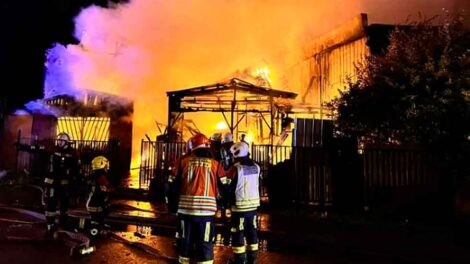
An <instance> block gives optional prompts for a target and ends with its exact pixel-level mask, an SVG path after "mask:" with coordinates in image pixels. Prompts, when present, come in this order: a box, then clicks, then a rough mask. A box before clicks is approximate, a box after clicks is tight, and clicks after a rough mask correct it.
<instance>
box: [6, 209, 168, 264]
mask: <svg viewBox="0 0 470 264" xmlns="http://www.w3.org/2000/svg"><path fill="white" fill-rule="evenodd" d="M1 211H9V212H14V213H19V214H21V215H24V216H27V217H28V218H29V219H28V220H19V219H11V218H5V217H0V222H4V223H9V224H11V225H10V226H14V227H18V226H24V225H28V226H31V227H32V226H41V225H42V226H44V229H45V225H46V220H45V216H44V215H43V214H40V213H37V212H34V211H30V210H25V209H21V208H16V207H9V206H3V205H0V212H1ZM41 229H42V228H41ZM28 234H29V235H30V236H15V235H9V234H7V235H6V236H5V239H6V240H9V241H44V240H47V238H45V237H44V236H41V237H40V238H39V239H37V238H34V237H32V236H31V232H28ZM109 234H110V237H111V238H112V239H113V240H115V241H118V242H120V243H124V244H126V245H129V246H132V247H135V248H137V249H140V250H142V251H144V252H146V253H147V254H150V255H152V256H154V257H157V258H161V259H165V260H169V261H175V260H177V258H175V257H170V256H167V255H165V254H164V253H162V252H161V251H159V250H158V249H155V248H153V247H150V246H148V245H145V244H144V243H141V242H137V241H130V240H127V239H125V238H123V237H121V236H119V235H117V234H114V233H112V232H110V233H109ZM49 239H50V238H49ZM54 239H56V240H60V241H62V242H64V244H65V245H66V246H68V247H70V256H80V255H86V254H90V253H92V252H94V251H96V247H94V246H90V239H89V238H88V237H87V236H86V235H85V234H83V233H76V232H71V231H66V230H57V231H56V232H55V233H54Z"/></svg>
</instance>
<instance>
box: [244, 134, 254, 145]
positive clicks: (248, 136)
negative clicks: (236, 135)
mask: <svg viewBox="0 0 470 264" xmlns="http://www.w3.org/2000/svg"><path fill="white" fill-rule="evenodd" d="M245 141H246V142H248V143H250V144H251V143H253V141H254V133H253V132H252V131H248V133H246V136H245Z"/></svg>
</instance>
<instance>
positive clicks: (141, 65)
mask: <svg viewBox="0 0 470 264" xmlns="http://www.w3.org/2000/svg"><path fill="white" fill-rule="evenodd" d="M337 6H342V7H344V8H341V9H338V8H337ZM357 7H358V4H357V3H356V1H347V3H345V2H344V0H318V1H311V0H299V1H295V3H290V2H287V1H283V0H272V2H270V4H269V5H266V3H265V1H213V0H201V1H197V3H196V2H191V1H186V0H174V1H164V0H133V1H130V2H129V3H127V4H122V5H115V6H114V8H111V9H105V8H101V7H98V6H91V7H89V8H86V9H84V10H82V11H81V13H80V14H79V15H78V16H77V17H76V18H75V29H76V33H75V36H76V38H77V39H78V40H79V41H80V43H79V45H67V46H63V45H60V44H56V45H55V46H54V47H53V48H52V49H50V50H49V51H48V57H47V58H48V61H47V74H46V81H45V95H46V97H50V96H53V95H55V94H57V93H67V94H71V95H76V94H80V93H82V92H83V91H84V90H88V89H92V90H97V91H101V92H106V93H110V94H116V95H119V96H125V97H128V98H130V99H132V100H134V113H133V114H134V115H133V117H134V119H133V143H132V145H133V147H132V168H135V167H137V166H138V164H139V163H140V157H139V155H140V142H141V139H143V138H146V135H147V136H148V137H150V138H152V139H155V137H156V136H157V135H158V134H159V133H160V132H159V131H158V129H157V127H156V125H155V124H156V122H158V123H167V115H168V114H167V109H168V98H167V96H166V92H167V91H172V90H179V89H184V88H189V87H196V86H200V85H207V84H212V83H214V82H218V81H222V80H227V79H228V78H230V77H233V76H234V75H235V74H236V73H240V72H242V73H243V72H248V73H249V74H253V71H251V70H247V69H257V68H260V70H255V71H254V76H255V77H258V78H260V79H262V80H265V81H266V83H267V84H268V85H270V86H272V87H273V88H277V89H283V90H286V91H293V92H298V93H299V92H300V91H301V89H302V88H303V87H301V86H299V85H292V83H290V84H289V83H287V82H285V80H284V79H283V76H281V74H275V75H273V73H282V72H285V71H286V69H290V67H291V66H292V65H294V64H295V63H297V62H298V61H299V60H300V59H301V58H303V55H304V54H303V50H302V47H303V46H304V44H305V41H307V40H309V39H311V38H312V37H313V36H315V35H318V34H320V33H323V32H325V31H327V30H329V29H330V28H333V27H335V26H336V25H338V24H340V23H341V22H343V21H345V20H347V19H349V18H350V17H352V16H353V15H355V14H357V13H358V12H359V9H358V8H357ZM292 14H295V16H293V15H292ZM333 17H334V19H332V18H333ZM338 18H344V19H343V21H341V19H338ZM326 21H329V22H327V23H326ZM260 62H261V63H260ZM259 65H262V66H261V67H260V66H259ZM268 66H269V68H268ZM296 83H298V82H296ZM200 115H202V116H203V117H199V118H194V119H193V120H194V121H195V122H196V123H197V127H198V128H199V129H200V130H201V131H203V132H204V133H206V134H208V135H210V134H212V133H213V132H214V131H213V130H214V128H216V127H217V121H210V122H208V120H220V116H216V118H209V116H211V115H210V113H203V114H200ZM187 116H189V115H186V114H185V119H186V117H187ZM251 137H253V135H252V136H251ZM143 158H144V157H142V159H143Z"/></svg>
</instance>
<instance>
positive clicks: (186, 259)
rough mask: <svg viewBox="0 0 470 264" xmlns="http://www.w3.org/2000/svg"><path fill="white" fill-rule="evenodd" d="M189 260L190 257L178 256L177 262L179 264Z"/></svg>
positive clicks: (186, 263) (184, 263)
mask: <svg viewBox="0 0 470 264" xmlns="http://www.w3.org/2000/svg"><path fill="white" fill-rule="evenodd" d="M190 260H191V259H190V258H187V257H182V256H179V258H178V262H179V263H181V264H189V261H190Z"/></svg>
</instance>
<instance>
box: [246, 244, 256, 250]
mask: <svg viewBox="0 0 470 264" xmlns="http://www.w3.org/2000/svg"><path fill="white" fill-rule="evenodd" d="M246 250H247V251H257V250H258V243H256V244H251V245H247V249H246Z"/></svg>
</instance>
